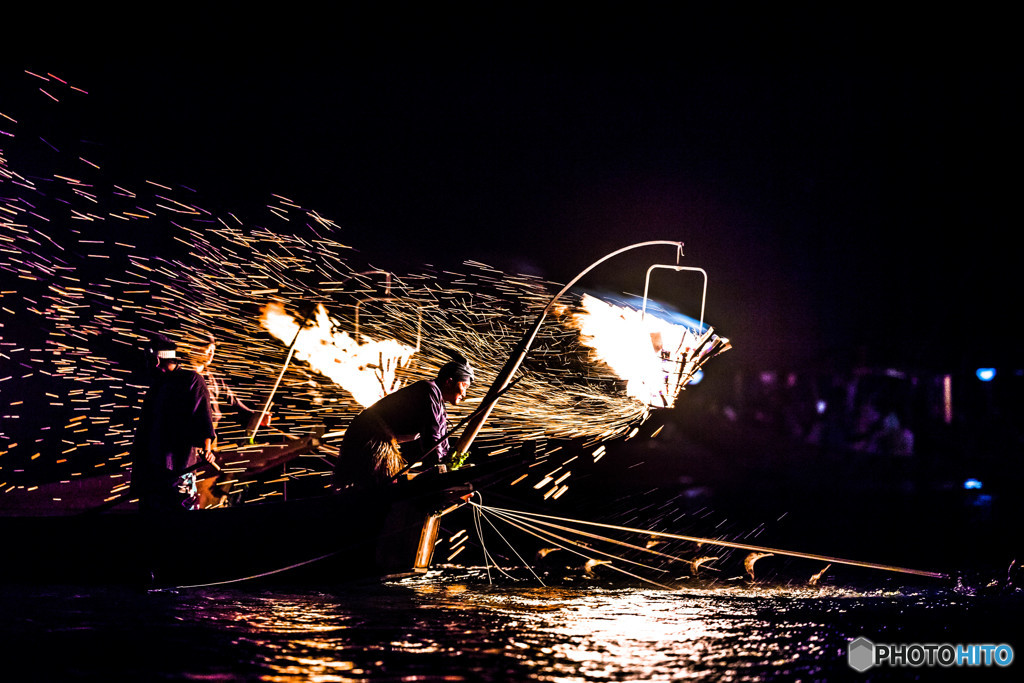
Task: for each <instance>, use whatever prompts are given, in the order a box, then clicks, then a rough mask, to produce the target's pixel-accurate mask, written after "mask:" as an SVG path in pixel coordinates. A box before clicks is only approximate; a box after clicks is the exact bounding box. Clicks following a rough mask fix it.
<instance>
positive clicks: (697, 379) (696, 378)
mask: <svg viewBox="0 0 1024 683" xmlns="http://www.w3.org/2000/svg"><path fill="white" fill-rule="evenodd" d="M702 379H704V371H703V370H697V371H696V372H695V373H693V378H692V379H691V380H690V382H689V383H690V385H691V386H692V385H694V384H700V381H701V380H702Z"/></svg>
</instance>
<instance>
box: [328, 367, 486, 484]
mask: <svg viewBox="0 0 1024 683" xmlns="http://www.w3.org/2000/svg"><path fill="white" fill-rule="evenodd" d="M449 354H450V355H451V356H452V358H453V360H452V361H451V362H449V363H446V364H445V365H444V366H442V367H441V369H440V370H439V371H438V373H437V377H436V379H432V380H420V381H418V382H415V383H413V384H410V385H409V386H407V387H403V388H401V389H399V390H398V391H396V392H394V393H393V394H388V395H387V396H385V397H384V398H382V399H380V400H379V401H377V402H376V403H374V404H373V405H372V406H370V407H369V408H367V409H366V410H364V411H363V412H361V413H359V415H357V416H356V417H355V419H354V420H352V423H351V424H350V425H349V427H348V429H347V430H346V431H345V439H344V441H342V445H341V457H340V458H338V464H337V468H336V470H335V478H336V481H337V483H338V484H339V485H340V486H347V485H351V484H355V485H357V486H363V487H371V486H380V485H384V484H387V483H389V482H390V481H391V480H392V479H393V478H394V477H395V475H397V474H398V473H399V472H401V471H402V470H403V469H404V468H405V467H406V463H407V462H423V463H424V464H426V465H429V464H444V463H445V462H446V459H447V457H448V451H449V445H448V439H447V436H446V435H447V432H448V411H447V410H446V409H445V406H444V404H445V403H450V404H452V405H458V404H460V403H462V401H464V400H465V398H466V392H468V391H469V387H470V385H471V384H472V383H473V368H472V367H471V366H470V365H469V361H467V360H466V359H465V358H463V357H462V356H461V355H459V354H457V353H454V352H449Z"/></svg>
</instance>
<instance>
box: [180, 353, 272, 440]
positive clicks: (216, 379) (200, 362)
mask: <svg viewBox="0 0 1024 683" xmlns="http://www.w3.org/2000/svg"><path fill="white" fill-rule="evenodd" d="M216 352H217V341H216V339H214V338H213V336H212V335H210V336H207V337H206V338H205V343H204V344H201V345H199V347H198V348H197V349H195V350H194V351H193V352H192V356H191V358H190V360H191V362H192V367H193V369H194V370H195V371H196V372H198V373H199V374H200V375H202V377H203V379H204V380H205V381H206V388H207V390H208V391H209V393H210V411H211V413H212V414H213V426H214V429H215V430H216V431H217V434H218V436H225V437H227V436H228V435H229V433H230V431H231V430H230V429H226V430H225V433H224V434H223V435H222V434H221V431H222V430H221V424H220V423H221V420H222V419H223V418H224V417H225V416H226V417H230V418H231V419H232V421H233V422H235V423H236V425H237V427H238V428H244V429H245V430H246V432H247V433H251V432H252V431H253V428H254V427H255V426H256V422H257V421H259V426H260V427H269V426H270V420H271V415H270V413H266V414H263V415H262V419H261V414H260V411H257V410H254V409H253V408H250V407H249V406H248V405H246V404H245V402H244V401H242V399H241V398H239V397H238V395H237V394H236V393H235V392H234V391H233V390H232V389H231V387H230V386H229V385H228V383H227V382H225V381H224V379H223V378H221V376H220V375H218V374H217V373H216V372H214V371H213V369H212V367H211V366H212V364H213V359H214V356H215V355H216Z"/></svg>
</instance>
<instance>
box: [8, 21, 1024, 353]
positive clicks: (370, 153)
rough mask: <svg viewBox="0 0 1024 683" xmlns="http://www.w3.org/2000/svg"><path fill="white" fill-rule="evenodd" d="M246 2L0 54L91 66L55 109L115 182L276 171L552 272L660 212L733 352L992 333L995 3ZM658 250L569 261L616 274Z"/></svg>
mask: <svg viewBox="0 0 1024 683" xmlns="http://www.w3.org/2000/svg"><path fill="white" fill-rule="evenodd" d="M268 19H272V18H263V19H261V20H259V21H258V22H255V23H250V22H248V21H239V22H235V21H234V20H229V21H220V20H218V21H216V22H212V21H207V18H196V17H191V18H185V17H175V21H174V28H171V27H170V26H169V25H168V26H163V25H161V28H162V29H165V30H160V31H159V36H157V35H156V33H155V32H156V31H157V29H156V27H155V26H149V25H146V26H138V27H135V30H128V29H127V28H126V29H124V30H121V29H117V30H112V29H111V30H109V31H105V32H104V33H103V34H102V35H103V36H104V38H105V39H99V37H98V36H99V34H97V33H94V32H90V31H86V30H84V29H83V30H81V31H75V30H68V31H67V34H66V36H65V34H60V35H61V36H64V37H66V38H67V40H64V41H63V42H60V43H56V42H55V43H54V47H55V49H54V50H53V51H52V52H51V53H46V52H45V51H44V50H40V49H38V48H40V47H42V45H39V44H37V45H35V46H34V48H35V49H33V50H31V51H30V55H31V57H30V58H26V60H25V63H23V64H16V65H15V64H12V59H11V57H12V56H13V55H12V54H9V55H8V59H7V62H8V66H9V67H10V68H8V69H7V71H8V73H7V75H6V76H5V79H10V78H23V77H24V73H23V70H24V69H29V70H36V71H41V72H53V73H59V74H61V75H62V77H65V78H67V79H68V80H69V81H74V82H75V83H76V84H80V85H81V86H82V87H83V88H85V89H87V90H89V96H88V97H87V98H83V99H82V101H81V103H80V104H75V105H73V106H75V107H78V108H79V110H75V111H76V113H75V120H76V125H80V127H81V135H82V136H83V137H84V138H88V139H90V140H92V141H95V143H96V144H97V145H101V146H102V148H103V152H102V157H103V160H104V170H105V172H106V173H107V174H108V175H110V176H111V177H112V179H113V180H114V181H115V182H116V180H117V179H118V178H123V179H126V180H132V181H138V180H141V179H154V180H159V181H161V182H169V183H180V184H182V185H186V186H189V187H191V188H194V189H196V190H197V191H198V192H199V193H200V196H201V197H202V201H203V202H204V205H205V206H208V207H210V208H216V209H221V210H228V211H232V212H236V213H238V214H240V215H243V216H244V215H246V213H247V212H248V211H252V212H253V213H255V211H256V210H258V209H259V208H260V207H261V206H262V205H263V204H265V203H266V202H267V199H268V197H269V196H270V195H271V193H276V194H280V195H283V196H286V197H288V198H290V199H292V200H294V201H296V202H298V203H299V204H301V205H303V206H305V207H307V208H310V209H314V210H316V211H318V212H319V213H321V214H323V215H325V216H328V217H329V218H331V219H333V220H334V221H336V222H337V223H339V224H340V225H342V226H345V227H346V228H348V229H349V230H350V232H349V233H348V234H349V235H350V238H349V239H350V242H351V244H352V245H353V246H354V247H356V248H357V249H359V250H360V251H361V252H363V253H364V254H365V255H366V256H367V258H368V259H370V260H371V261H373V262H374V264H375V265H378V266H379V267H384V268H389V269H393V270H395V271H397V272H402V270H403V269H409V270H414V269H416V268H418V267H419V266H420V265H421V264H424V263H431V264H436V265H447V266H452V267H455V266H457V265H458V264H459V263H460V262H461V261H463V260H466V259H472V260H477V261H482V262H484V263H488V264H490V265H494V266H496V267H499V268H502V269H504V270H509V271H517V272H533V273H537V274H539V275H542V276H544V277H547V278H550V279H552V280H555V281H559V282H564V281H566V280H567V279H569V278H571V277H572V276H573V275H574V274H575V273H576V272H577V271H579V270H580V269H582V268H583V267H584V266H586V265H588V264H589V263H591V262H592V261H593V260H595V259H596V258H598V257H600V256H602V255H604V254H605V253H607V252H609V251H611V250H613V249H616V248H618V247H621V246H625V245H626V244H630V243H633V242H638V241H643V240H651V239H678V240H682V241H684V242H685V243H686V261H685V263H686V264H687V265H697V266H701V267H703V268H705V269H706V270H707V271H708V272H709V274H710V278H711V280H710V290H709V297H710V298H709V308H708V317H709V319H710V320H711V322H712V323H713V324H714V325H715V326H716V328H717V329H718V330H719V331H720V332H721V333H723V334H725V335H727V336H729V337H731V338H732V339H733V340H734V343H735V346H736V356H737V358H738V359H742V358H746V359H748V360H751V361H753V362H757V363H763V364H773V363H781V364H790V365H794V366H800V365H803V364H810V363H813V362H817V361H819V360H822V359H825V358H829V357H838V358H839V359H841V360H842V361H847V360H850V359H851V358H852V357H853V356H855V355H856V354H857V353H858V350H863V353H866V354H867V358H868V359H869V360H872V361H874V362H877V363H908V364H917V363H926V364H934V365H936V366H941V368H945V367H950V366H956V365H959V364H963V363H996V362H1007V361H1015V359H1014V355H1015V354H1016V349H1017V348H1018V345H1017V344H1016V343H1015V341H1014V337H1011V336H1009V335H1010V330H1011V329H1012V328H1013V327H1014V325H1013V324H1012V319H1013V317H1014V312H1013V310H1012V308H1010V306H1012V303H1013V302H1014V301H1015V300H1016V299H1017V298H1018V296H1017V291H1018V290H1017V285H1016V284H1015V282H1014V279H1013V278H1012V276H1011V273H1012V272H1013V271H1012V270H1011V268H1010V266H1011V256H1010V254H1011V253H1012V251H1011V249H1010V246H1009V245H1010V243H1011V241H1014V238H1013V237H1012V236H1011V235H1012V232H1013V231H1014V229H1013V227H1012V224H1011V221H1012V219H1013V217H1014V216H1015V211H1014V209H1015V206H1014V205H1013V199H1014V197H1015V194H1016V192H1015V190H1016V188H1015V179H1016V176H1017V175H1018V174H1017V173H1015V171H1014V169H1015V167H1016V164H1015V162H1016V159H1017V158H1018V157H1019V151H1020V140H1019V137H1020V136H1019V133H1018V132H1017V130H1016V125H1015V124H1016V123H1017V121H1018V119H1019V94H1020V79H1019V73H1018V69H1017V67H1016V65H1015V64H1014V63H1013V62H1012V61H1010V60H1008V59H1005V58H1004V57H1005V54H1007V53H1008V49H1007V48H1006V46H1005V43H1004V42H1003V38H1002V31H1003V29H1002V28H1001V25H1003V24H1005V22H1000V20H999V18H998V17H968V18H964V17H960V18H956V17H916V18H914V19H913V21H910V20H907V21H900V22H896V21H895V20H893V19H891V18H886V21H882V18H881V17H865V16H841V15H836V16H807V15H802V14H798V13H796V12H789V13H785V14H781V15H780V14H773V15H771V16H766V15H751V14H746V15H744V16H740V17H717V18H715V19H713V20H712V19H711V18H709V17H706V16H697V15H695V14H692V13H691V14H686V13H685V12H681V13H680V14H679V15H678V16H669V15H667V14H666V15H659V14H658V13H656V12H644V11H639V10H638V11H637V12H636V13H634V14H632V15H630V16H612V15H609V14H606V15H603V16H590V17H582V16H580V17H575V18H572V19H568V18H566V17H564V16H563V17H561V18H556V17H548V18H546V19H544V20H541V19H539V18H536V17H534V18H525V17H522V16H518V17H513V16H499V15H495V16H494V17H482V16H479V17H472V16H460V17H459V18H458V20H457V21H456V20H452V21H447V20H446V19H445V18H444V17H442V16H401V17H393V18H390V19H388V20H386V21H379V20H375V19H374V20H371V19H368V18H366V17H364V16H357V15H355V14H339V15H337V16H335V17H332V19H331V20H330V21H327V20H324V21H323V22H318V21H316V18H315V17H310V18H309V19H308V20H303V21H301V22H294V23H293V22H292V21H290V20H289V21H284V20H282V22H281V23H279V24H277V23H275V22H274V21H267V20H268ZM264 22H266V23H264ZM108 33H109V36H108ZM13 61H17V60H13ZM43 106H45V105H43ZM40 115H41V117H42V119H45V115H43V114H42V113H40ZM65 115H66V114H65ZM40 125H41V126H42V125H44V122H43V123H41V124H40ZM658 257H660V259H659V260H663V261H664V260H671V254H669V253H668V251H667V250H666V251H665V253H660V252H657V250H651V251H649V252H647V253H642V254H638V255H637V257H636V258H635V259H634V258H624V259H622V260H620V261H617V262H615V263H613V264H610V265H608V266H605V267H604V268H603V269H602V270H600V271H598V272H597V273H596V274H595V276H594V277H593V279H592V280H591V281H590V284H592V285H594V286H605V287H609V288H626V289H632V290H633V291H639V290H641V289H642V285H643V267H644V266H645V265H646V263H648V262H649V261H650V259H656V258H658ZM941 368H940V369H941Z"/></svg>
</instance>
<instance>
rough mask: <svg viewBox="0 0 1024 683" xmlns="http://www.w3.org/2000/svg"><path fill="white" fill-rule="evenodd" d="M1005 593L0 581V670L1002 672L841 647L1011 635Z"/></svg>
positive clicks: (542, 677)
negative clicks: (854, 661) (872, 663)
mask: <svg viewBox="0 0 1024 683" xmlns="http://www.w3.org/2000/svg"><path fill="white" fill-rule="evenodd" d="M1021 603H1022V600H1021V599H1020V595H1019V594H1006V593H1001V594H997V595H977V594H973V595H972V594H970V593H969V592H965V591H962V590H955V589H953V588H951V587H948V586H923V587H909V586H895V585H887V584H884V582H881V581H880V583H879V585H876V586H873V587H870V588H868V589H860V590H854V589H850V588H840V587H835V586H823V587H779V586H774V587H769V586H756V585H739V584H737V585H732V586H729V585H723V584H717V585H708V586H703V587H701V586H694V587H692V588H683V589H679V590H671V591H669V590H663V589H657V588H654V589H648V588H638V587H635V586H629V587H625V586H618V587H617V586H614V585H597V584H584V585H569V586H565V585H563V586H557V587H550V586H549V587H544V586H540V585H538V584H537V583H536V582H535V581H534V582H527V581H522V582H514V581H510V580H508V579H503V583H501V584H497V583H496V584H493V585H492V584H490V583H489V582H488V579H487V576H486V575H485V574H483V573H482V572H481V571H479V570H472V569H459V568H444V569H442V570H439V571H436V572H432V573H431V574H429V575H426V576H425V577H419V578H416V579H410V580H404V581H397V582H393V583H387V584H377V583H374V584H363V585H350V586H346V587H343V588H338V589H336V590H330V591H326V590H316V591H312V590H295V591H289V590H281V589H275V590H254V589H252V590H242V589H237V588H235V589H217V590H213V589H203V590H182V591H165V592H143V591H141V590H131V589H125V588H118V589H114V588H108V589H90V590H83V589H75V588H71V587H56V588H55V587H51V588H24V589H19V588H13V587H9V586H8V587H3V588H0V605H2V606H3V618H2V622H0V623H2V630H0V636H2V642H3V645H2V646H0V653H3V655H4V657H3V661H4V668H3V669H0V675H2V676H3V678H4V679H5V680H14V681H27V680H43V681H67V680H137V681H149V680H202V681H211V680H213V681H216V680H246V681H248V680H251V681H288V682H291V681H296V682H297V681H357V680H359V681H364V680H370V681H424V680H430V681H434V680H445V681H518V680H539V681H618V680H644V681H653V680H658V681H670V680H671V681H678V680H704V681H718V680H733V681H753V680H804V681H811V680H848V679H849V680H906V679H913V678H920V679H921V680H934V679H935V678H936V677H937V675H938V674H940V673H941V674H944V675H945V676H948V677H950V678H951V679H954V680H976V679H977V677H978V674H985V675H986V677H988V676H989V675H993V674H995V675H997V676H1000V675H1001V676H1002V677H1003V678H1007V679H1009V677H1010V676H1012V675H1013V674H1014V673H1015V670H1016V669H1019V666H1020V665H1019V663H1018V664H1015V665H1011V666H1010V667H1009V669H1003V670H999V671H993V670H985V671H981V670H978V669H975V670H972V671H964V670H958V669H951V670H948V671H938V670H935V669H899V670H895V669H873V670H872V671H870V672H868V673H869V674H870V675H863V674H855V673H854V672H853V671H852V670H851V669H850V668H849V667H848V665H847V663H846V645H847V642H848V641H849V640H851V639H853V638H855V637H857V636H860V635H864V636H866V637H868V638H871V639H873V640H875V641H876V642H908V643H909V642H986V641H993V642H1005V643H1010V644H1017V643H1019V636H1020V633H1021V627H1020V625H1019V617H1020V614H1021V610H1020V607H1021Z"/></svg>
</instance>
